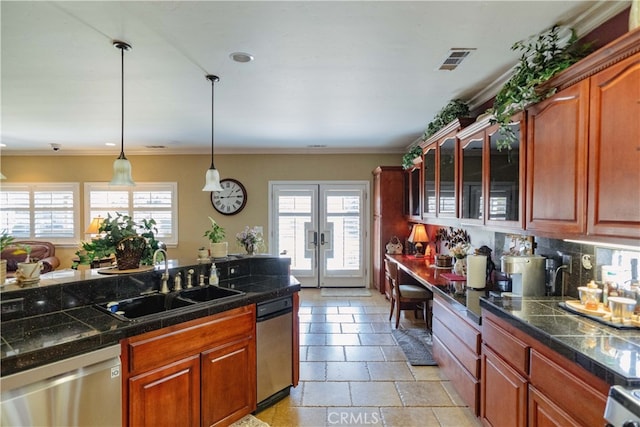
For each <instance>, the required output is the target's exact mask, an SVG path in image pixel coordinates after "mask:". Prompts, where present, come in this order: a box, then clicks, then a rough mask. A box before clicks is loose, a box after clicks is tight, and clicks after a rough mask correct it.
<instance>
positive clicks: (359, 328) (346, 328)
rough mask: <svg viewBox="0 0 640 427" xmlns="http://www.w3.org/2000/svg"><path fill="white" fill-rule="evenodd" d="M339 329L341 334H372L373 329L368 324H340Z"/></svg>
mask: <svg viewBox="0 0 640 427" xmlns="http://www.w3.org/2000/svg"><path fill="white" fill-rule="evenodd" d="M340 327H341V328H342V333H343V334H358V333H364V334H371V333H373V328H372V327H371V324H369V323H341V324H340Z"/></svg>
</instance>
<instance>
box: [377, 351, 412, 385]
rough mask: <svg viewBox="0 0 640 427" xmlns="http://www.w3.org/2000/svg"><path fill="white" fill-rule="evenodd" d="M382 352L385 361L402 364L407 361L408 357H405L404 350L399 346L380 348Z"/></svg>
mask: <svg viewBox="0 0 640 427" xmlns="http://www.w3.org/2000/svg"><path fill="white" fill-rule="evenodd" d="M380 350H382V354H383V355H384V360H386V361H388V362H402V361H406V360H407V356H405V354H404V352H403V351H402V349H401V348H399V347H398V346H389V345H383V346H380ZM416 379H417V378H416Z"/></svg>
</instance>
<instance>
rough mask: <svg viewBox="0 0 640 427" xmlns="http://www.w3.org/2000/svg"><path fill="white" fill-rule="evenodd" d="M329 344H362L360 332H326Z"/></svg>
mask: <svg viewBox="0 0 640 427" xmlns="http://www.w3.org/2000/svg"><path fill="white" fill-rule="evenodd" d="M325 337H326V342H327V345H361V344H362V343H361V342H360V337H359V335H358V334H326V335H325Z"/></svg>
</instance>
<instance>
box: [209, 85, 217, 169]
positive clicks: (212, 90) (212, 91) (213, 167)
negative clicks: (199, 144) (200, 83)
mask: <svg viewBox="0 0 640 427" xmlns="http://www.w3.org/2000/svg"><path fill="white" fill-rule="evenodd" d="M214 86H215V79H211V167H210V169H215V168H216V167H215V166H214V165H213V126H214V124H213V123H214V122H213V104H214V103H213V100H214V89H213V87H214Z"/></svg>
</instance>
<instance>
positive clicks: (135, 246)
mask: <svg viewBox="0 0 640 427" xmlns="http://www.w3.org/2000/svg"><path fill="white" fill-rule="evenodd" d="M146 247H147V241H146V240H145V238H144V237H140V236H131V237H126V238H124V239H122V240H120V242H119V243H118V244H117V245H116V264H117V265H118V270H134V269H136V268H138V267H140V260H141V259H142V255H143V254H144V250H145V248H146Z"/></svg>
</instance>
